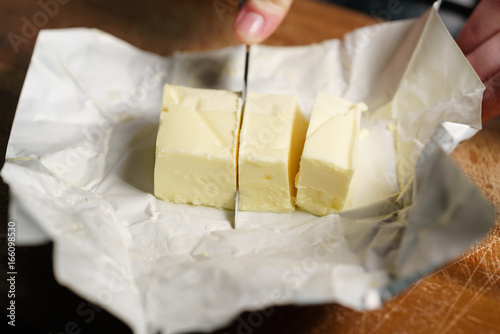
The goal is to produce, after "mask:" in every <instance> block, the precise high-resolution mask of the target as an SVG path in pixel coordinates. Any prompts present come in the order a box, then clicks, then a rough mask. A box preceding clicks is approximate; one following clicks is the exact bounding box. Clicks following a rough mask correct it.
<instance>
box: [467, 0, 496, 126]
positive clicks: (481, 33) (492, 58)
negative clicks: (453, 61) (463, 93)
mask: <svg viewBox="0 0 500 334" xmlns="http://www.w3.org/2000/svg"><path fill="white" fill-rule="evenodd" d="M457 44H458V46H459V47H460V48H461V49H462V52H463V53H464V54H465V56H466V57H467V59H468V60H469V63H470V64H471V65H472V67H473V68H474V70H475V71H476V72H477V74H478V75H479V77H480V78H481V80H482V81H483V83H484V85H485V86H486V90H485V91H484V94H483V113H482V117H481V118H482V121H483V123H485V122H487V121H489V120H492V119H493V118H495V117H497V116H500V1H498V0H483V1H481V2H480V3H479V5H478V6H477V7H476V9H475V10H474V12H473V13H472V15H471V17H470V18H469V20H467V22H466V23H465V25H464V27H463V29H462V31H461V32H460V34H459V35H458V37H457Z"/></svg>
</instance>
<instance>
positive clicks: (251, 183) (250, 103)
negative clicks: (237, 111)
mask: <svg viewBox="0 0 500 334" xmlns="http://www.w3.org/2000/svg"><path fill="white" fill-rule="evenodd" d="M243 115H244V116H243V123H242V126H241V132H240V137H241V138H240V145H241V146H240V150H239V157H238V164H239V167H238V181H239V209H240V210H247V211H263V212H292V211H294V210H295V196H296V189H295V175H296V174H297V172H298V168H299V161H300V155H301V153H302V148H303V145H304V138H305V133H306V130H307V122H306V120H305V118H304V116H303V115H302V113H301V111H300V109H299V105H298V100H297V98H296V97H293V96H282V95H269V94H262V93H249V94H248V96H247V101H246V103H245V110H244V113H243Z"/></svg>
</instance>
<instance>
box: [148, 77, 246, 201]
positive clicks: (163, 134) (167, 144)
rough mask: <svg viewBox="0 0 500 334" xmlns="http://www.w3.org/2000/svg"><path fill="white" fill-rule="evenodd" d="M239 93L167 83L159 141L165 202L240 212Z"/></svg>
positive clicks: (158, 171)
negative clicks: (237, 198) (237, 207)
mask: <svg viewBox="0 0 500 334" xmlns="http://www.w3.org/2000/svg"><path fill="white" fill-rule="evenodd" d="M241 109H242V100H241V97H240V94H239V93H233V92H228V91H223V90H212V89H195V88H188V87H182V86H173V85H168V84H167V85H165V86H164V89H163V101H162V111H161V116H160V126H159V129H158V136H157V139H156V160H155V168H154V192H155V196H156V197H158V198H159V199H163V200H167V201H170V202H173V203H183V204H184V203H190V204H195V205H207V206H213V207H216V208H224V209H234V205H235V192H236V182H237V179H236V178H237V174H236V172H237V171H236V169H237V166H236V157H237V146H238V135H239V134H238V131H239V123H240V117H241Z"/></svg>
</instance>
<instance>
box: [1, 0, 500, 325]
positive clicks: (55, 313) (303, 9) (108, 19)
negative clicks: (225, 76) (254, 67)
mask: <svg viewBox="0 0 500 334" xmlns="http://www.w3.org/2000/svg"><path fill="white" fill-rule="evenodd" d="M49 2H50V3H52V7H50V8H49V9H47V7H43V6H41V5H40V4H39V3H38V2H37V1H30V0H17V1H2V2H1V3H0V13H2V19H1V20H0V108H1V114H0V115H1V116H0V117H1V128H0V129H1V130H0V131H1V132H0V146H1V148H2V152H1V157H2V158H1V159H3V157H4V152H5V149H6V146H7V140H8V134H9V132H10V126H11V124H12V119H13V115H14V111H15V108H16V104H17V100H18V98H19V93H20V91H21V87H22V83H23V80H24V77H25V75H26V71H27V68H28V65H29V61H30V57H31V54H32V51H33V46H34V42H35V39H36V37H35V35H36V33H37V31H38V30H39V29H40V28H66V27H80V26H83V27H96V28H99V29H102V30H104V31H107V32H109V33H111V34H113V35H115V36H117V37H119V38H121V39H124V40H126V41H128V42H130V43H132V44H134V45H136V46H137V47H139V48H142V49H144V50H148V51H151V52H154V53H158V54H161V55H165V56H168V55H171V54H172V53H173V52H174V51H176V50H190V51H199V50H208V49H216V48H220V47H224V46H229V45H236V44H238V43H237V41H236V40H235V39H234V37H233V36H232V33H231V25H232V22H233V20H234V16H235V14H236V7H235V4H236V3H237V1H236V0H211V1H201V0H200V1H194V0H191V1H168V0H145V1H137V0H122V1H112V0H86V1H68V0H54V1H47V3H49ZM54 4H57V6H54ZM382 14H383V13H382ZM27 22H28V23H27ZM30 23H31V26H30ZM374 23H377V19H375V18H374V17H370V16H365V15H362V14H359V13H356V12H352V11H349V10H346V9H342V8H340V7H336V6H332V5H327V4H325V3H319V2H314V1H305V0H302V1H299V0H296V1H295V3H294V5H293V6H292V9H291V11H290V13H289V15H288V16H287V18H286V19H285V21H284V23H283V24H282V26H281V27H280V28H279V29H278V31H277V32H276V33H275V34H274V35H273V36H272V37H271V38H269V40H267V41H266V43H265V44H269V45H303V44H310V43H315V42H321V41H323V40H325V39H329V38H340V37H342V36H343V35H344V34H345V33H347V32H349V31H351V30H353V29H355V28H358V27H361V26H364V25H368V24H374ZM30 29H31V30H30ZM16 36H17V37H19V38H17V37H16ZM452 157H453V158H454V159H455V161H456V162H457V163H458V164H459V165H460V166H461V168H462V169H463V170H464V172H465V173H466V174H467V175H468V176H469V177H470V178H471V179H472V180H473V181H474V182H475V183H476V185H477V186H478V187H479V188H480V189H481V190H482V191H483V193H484V194H485V195H486V196H487V197H488V198H489V199H490V200H491V201H492V202H493V203H494V204H495V205H496V207H497V208H500V163H499V162H500V120H497V121H493V122H491V123H490V124H487V125H486V126H485V128H484V129H483V130H482V131H480V132H479V133H478V134H477V135H476V136H475V137H473V138H472V139H471V140H469V141H467V142H465V143H463V144H461V145H460V146H459V147H458V148H457V149H456V150H455V152H453V154H452ZM1 163H2V164H3V160H1ZM0 215H1V219H2V222H4V223H5V222H6V221H7V188H6V186H5V185H3V184H2V185H1V188H0ZM4 225H5V224H2V226H3V227H2V228H4V229H3V230H2V233H5V227H4ZM499 238H500V225H499V223H498V221H497V223H496V226H495V227H494V228H493V229H492V230H491V232H490V234H489V235H488V236H487V237H486V238H485V239H484V241H483V242H482V243H480V244H478V245H477V246H476V247H474V248H473V249H471V250H470V251H468V252H466V253H465V254H464V255H463V256H462V257H461V258H460V259H458V260H457V261H455V262H453V263H450V264H448V265H446V266H444V267H443V268H442V269H440V270H438V271H436V272H434V273H433V274H431V275H429V276H427V277H425V278H423V279H421V280H419V281H418V282H416V283H415V284H413V285H412V286H411V287H410V288H409V289H407V290H406V291H404V292H403V293H401V294H399V295H398V296H397V297H395V298H394V299H392V300H391V301H389V302H388V303H387V304H386V305H385V306H384V307H383V308H382V309H380V310H377V311H373V312H356V311H353V310H350V309H348V308H345V307H342V306H340V305H338V304H327V305H317V306H307V307H294V306H288V307H276V308H273V309H270V310H267V311H266V312H265V313H258V312H257V313H245V314H243V315H241V316H240V318H238V320H237V321H235V322H234V323H233V324H232V325H230V326H229V327H227V328H225V329H222V330H220V331H218V333H385V332H387V333H393V332H398V333H461V332H477V333H495V332H499V331H500V316H499V310H500V271H499V270H500V269H499V268H500V242H499V241H500V240H499ZM4 240H5V239H2V242H3V241H4ZM51 252H52V246H51V245H44V246H39V247H18V251H17V259H18V260H17V261H18V263H17V265H18V272H19V276H18V281H17V289H18V294H17V297H16V298H17V301H16V303H17V305H18V313H17V315H18V318H17V319H18V321H19V326H18V328H20V327H23V326H24V327H23V328H26V329H28V330H31V331H36V332H42V331H43V332H50V331H52V332H53V333H59V332H68V329H69V330H71V331H73V330H74V329H75V328H76V329H81V330H82V333H85V332H92V333H107V332H110V330H112V332H117V333H118V332H126V331H127V330H128V328H127V327H126V326H125V325H123V323H121V322H120V321H118V320H116V319H115V318H113V317H112V316H111V315H109V314H108V313H106V312H105V311H101V310H100V309H98V308H97V309H96V308H93V307H91V306H90V304H87V302H86V301H84V300H82V299H80V298H79V297H77V296H76V295H74V294H73V293H72V292H70V291H69V290H67V289H65V288H63V287H61V286H59V285H58V284H57V283H56V282H55V280H54V277H53V275H52V261H51ZM6 262H7V261H6V260H5V258H4V257H3V256H2V263H1V264H0V265H1V266H2V267H1V268H2V269H4V266H5V264H6ZM2 272H6V270H2ZM2 281H4V280H2ZM1 288H2V291H1V293H2V296H6V294H7V292H6V285H1ZM2 306H4V305H3V304H2ZM85 312H86V313H85ZM82 313H83V314H84V315H82ZM91 314H92V315H93V316H92V317H91V316H90V315H91ZM2 321H5V320H2ZM68 324H69V325H68ZM75 326H76V327H75Z"/></svg>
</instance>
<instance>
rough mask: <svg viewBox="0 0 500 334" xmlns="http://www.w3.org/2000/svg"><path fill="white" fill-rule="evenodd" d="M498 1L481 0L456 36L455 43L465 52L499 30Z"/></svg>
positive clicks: (499, 9)
mask: <svg viewBox="0 0 500 334" xmlns="http://www.w3.org/2000/svg"><path fill="white" fill-rule="evenodd" d="M499 18H500V1H498V0H483V1H481V2H480V3H479V4H478V5H477V7H476V9H475V10H474V12H473V13H472V15H471V16H470V18H469V19H468V20H467V22H466V23H465V25H464V27H463V28H462V31H461V32H460V34H459V35H458V37H457V44H458V46H460V48H461V49H462V52H463V53H465V54H467V53H469V52H471V51H472V50H474V49H475V48H476V47H478V46H479V45H481V44H482V43H484V41H486V40H487V39H489V38H490V37H491V36H493V35H495V34H496V33H497V32H499V31H500V19H499Z"/></svg>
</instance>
